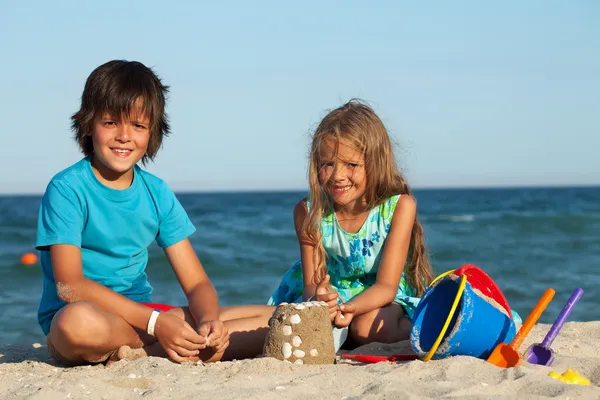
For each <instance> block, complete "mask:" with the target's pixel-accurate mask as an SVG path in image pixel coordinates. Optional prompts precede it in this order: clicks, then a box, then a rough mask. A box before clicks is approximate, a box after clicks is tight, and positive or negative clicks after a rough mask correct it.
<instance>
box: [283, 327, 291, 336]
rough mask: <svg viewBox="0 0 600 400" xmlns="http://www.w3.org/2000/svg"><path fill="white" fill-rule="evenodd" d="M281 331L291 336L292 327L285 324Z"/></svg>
mask: <svg viewBox="0 0 600 400" xmlns="http://www.w3.org/2000/svg"><path fill="white" fill-rule="evenodd" d="M281 331H282V332H283V334H284V336H290V335H291V334H292V327H291V326H289V325H284V326H283V328H282V329H281Z"/></svg>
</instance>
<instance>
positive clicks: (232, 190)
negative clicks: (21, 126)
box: [0, 183, 600, 197]
mask: <svg viewBox="0 0 600 400" xmlns="http://www.w3.org/2000/svg"><path fill="white" fill-rule="evenodd" d="M594 188H600V183H598V184H560V183H559V184H550V185H548V184H539V185H535V184H522V185H519V184H512V185H493V186H486V185H481V186H477V185H473V186H469V185H464V186H435V185H432V186H413V187H411V189H412V190H414V191H444V190H448V191H450V190H458V191H467V190H519V189H594ZM172 190H173V192H174V193H176V194H182V195H186V194H233V193H299V192H308V188H281V189H275V188H256V189H249V188H239V189H235V188H223V189H172ZM43 194H44V192H37V191H35V192H34V191H32V192H27V191H25V192H19V191H14V192H12V191H7V192H2V191H0V197H39V196H42V195H43Z"/></svg>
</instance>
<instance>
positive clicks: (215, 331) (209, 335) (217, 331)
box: [197, 320, 229, 353]
mask: <svg viewBox="0 0 600 400" xmlns="http://www.w3.org/2000/svg"><path fill="white" fill-rule="evenodd" d="M197 331H198V334H199V335H200V336H202V337H204V338H206V347H210V348H212V349H214V351H215V353H221V352H223V351H225V349H226V348H227V347H228V346H229V330H228V329H227V327H226V326H225V325H224V324H223V321H219V320H214V321H204V322H201V323H200V324H199V325H198V329H197Z"/></svg>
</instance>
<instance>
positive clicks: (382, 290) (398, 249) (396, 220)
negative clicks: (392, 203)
mask: <svg viewBox="0 0 600 400" xmlns="http://www.w3.org/2000/svg"><path fill="white" fill-rule="evenodd" d="M416 213H417V204H416V202H415V200H414V199H413V198H412V197H411V196H408V195H403V196H400V198H399V199H398V203H397V204H396V210H395V211H394V216H393V217H392V223H391V227H390V233H389V234H388V236H387V239H386V243H385V247H384V249H383V254H382V256H381V264H380V265H379V271H378V272H377V279H376V281H375V284H374V285H373V286H371V287H370V288H368V289H367V290H365V291H364V292H362V293H361V294H359V295H358V296H356V297H354V298H353V299H352V300H350V301H349V302H348V303H347V305H351V306H354V308H355V313H356V315H361V314H365V313H367V312H369V311H372V310H375V309H378V308H381V307H383V306H385V305H387V304H389V303H391V302H392V301H394V298H395V297H396V293H397V292H398V285H399V284H400V279H401V278H402V272H403V271H404V264H405V263H406V256H407V253H408V247H409V245H410V238H411V235H412V228H413V225H414V222H415V217H416Z"/></svg>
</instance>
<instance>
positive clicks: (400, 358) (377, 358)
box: [342, 354, 419, 364]
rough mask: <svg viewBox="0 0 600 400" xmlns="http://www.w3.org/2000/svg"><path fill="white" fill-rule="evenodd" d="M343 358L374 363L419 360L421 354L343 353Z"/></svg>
mask: <svg viewBox="0 0 600 400" xmlns="http://www.w3.org/2000/svg"><path fill="white" fill-rule="evenodd" d="M342 358H346V359H348V360H354V361H360V362H363V363H366V364H373V363H378V362H383V361H390V362H398V361H412V360H418V359H419V356H418V355H416V354H394V355H393V356H369V355H365V354H342Z"/></svg>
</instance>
